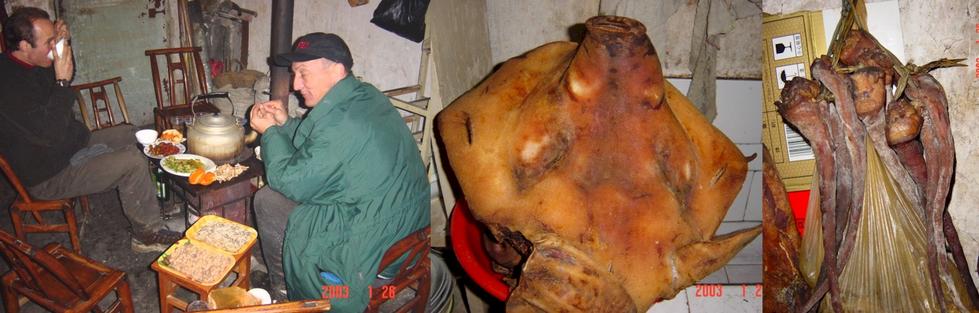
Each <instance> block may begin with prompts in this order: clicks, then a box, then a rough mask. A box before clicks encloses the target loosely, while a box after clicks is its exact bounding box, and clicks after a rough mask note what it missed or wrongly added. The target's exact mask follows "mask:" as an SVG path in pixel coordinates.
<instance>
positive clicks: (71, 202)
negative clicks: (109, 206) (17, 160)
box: [0, 154, 89, 253]
mask: <svg viewBox="0 0 979 313" xmlns="http://www.w3.org/2000/svg"><path fill="white" fill-rule="evenodd" d="M0 170H2V171H3V175H4V176H6V177H7V181H9V182H10V185H11V186H13V187H14V190H16V191H17V199H16V200H14V203H13V204H11V206H10V222H11V224H13V225H14V231H15V232H16V234H17V238H20V239H21V240H26V239H27V233H51V232H64V233H67V234H68V238H69V239H70V240H71V244H72V247H73V248H74V251H75V253H81V251H82V250H81V249H82V246H81V242H80V240H79V238H78V223H77V222H76V219H75V199H60V200H34V199H32V198H31V195H30V194H29V193H27V189H26V188H24V184H22V183H21V182H20V179H19V178H18V177H17V174H16V173H14V169H13V168H11V167H10V163H8V162H7V159H6V158H5V157H4V156H3V155H2V154H0ZM78 201H79V202H80V203H81V205H82V210H83V212H84V213H85V214H86V215H87V214H88V211H89V205H88V198H87V197H85V196H81V197H78ZM44 211H61V212H62V213H63V214H64V216H65V223H64V224H57V223H50V220H48V221H45V219H44V218H43V217H42V216H41V212H44ZM25 212H29V213H30V214H31V216H32V217H33V218H34V223H33V224H28V223H25V222H24V221H23V218H22V216H21V214H22V213H25Z"/></svg>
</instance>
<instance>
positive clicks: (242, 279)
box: [150, 248, 252, 313]
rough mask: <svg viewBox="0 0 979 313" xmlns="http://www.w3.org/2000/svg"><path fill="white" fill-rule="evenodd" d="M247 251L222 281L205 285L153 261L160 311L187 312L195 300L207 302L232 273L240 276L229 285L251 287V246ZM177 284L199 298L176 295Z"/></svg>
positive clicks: (236, 260) (166, 312) (163, 312)
mask: <svg viewBox="0 0 979 313" xmlns="http://www.w3.org/2000/svg"><path fill="white" fill-rule="evenodd" d="M245 251H246V252H245V253H243V254H242V255H241V256H239V257H238V258H237V259H235V265H234V266H232V267H231V271H229V272H228V273H225V274H224V275H223V276H222V278H221V281H220V282H218V283H217V284H214V285H204V284H201V283H198V282H196V281H194V280H191V279H187V278H184V277H181V276H175V275H171V274H170V272H168V271H167V270H164V269H163V268H162V267H161V266H160V264H158V262H156V261H153V264H152V265H150V267H151V268H153V270H154V271H156V277H157V280H158V284H157V288H159V290H160V312H162V313H170V312H173V309H174V308H176V309H179V310H181V311H183V312H186V311H187V305H188V304H189V303H190V302H193V301H194V300H201V301H203V302H207V296H208V294H210V293H211V291H212V290H214V289H217V288H219V287H221V286H220V285H221V282H224V281H225V280H226V279H227V278H228V275H231V273H235V274H236V275H238V277H236V278H235V281H234V282H232V283H231V284H230V285H228V287H230V286H238V287H241V288H242V289H245V290H248V289H250V285H251V284H250V282H249V278H248V277H249V269H250V268H251V260H252V252H251V249H250V248H249V249H247V250H245ZM177 286H180V287H183V288H185V289H187V290H189V291H191V292H193V293H195V294H197V299H192V300H190V301H186V300H184V299H180V298H178V297H177V296H176V291H177Z"/></svg>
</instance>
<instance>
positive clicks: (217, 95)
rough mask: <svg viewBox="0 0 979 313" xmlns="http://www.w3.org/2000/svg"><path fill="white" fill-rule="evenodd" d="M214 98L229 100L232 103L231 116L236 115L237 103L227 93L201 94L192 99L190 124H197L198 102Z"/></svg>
mask: <svg viewBox="0 0 979 313" xmlns="http://www.w3.org/2000/svg"><path fill="white" fill-rule="evenodd" d="M212 98H225V99H228V102H231V116H234V115H235V103H234V101H231V97H230V96H229V93H228V92H227V91H223V92H209V93H205V94H199V95H196V96H194V97H193V98H190V123H191V124H193V123H194V122H195V119H196V118H197V113H194V103H197V100H201V99H212Z"/></svg>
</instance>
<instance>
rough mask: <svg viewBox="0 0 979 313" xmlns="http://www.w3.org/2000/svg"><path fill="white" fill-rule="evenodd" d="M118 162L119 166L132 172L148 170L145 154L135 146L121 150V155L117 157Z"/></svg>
mask: <svg viewBox="0 0 979 313" xmlns="http://www.w3.org/2000/svg"><path fill="white" fill-rule="evenodd" d="M119 162H120V163H122V164H120V166H122V167H125V168H129V169H131V170H132V171H133V172H134V173H135V171H146V172H147V173H148V172H149V164H148V163H147V160H146V156H144V155H143V152H141V151H139V150H137V149H136V148H135V147H126V148H125V149H123V150H122V157H120V158H119Z"/></svg>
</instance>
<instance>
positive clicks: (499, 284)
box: [449, 200, 510, 301]
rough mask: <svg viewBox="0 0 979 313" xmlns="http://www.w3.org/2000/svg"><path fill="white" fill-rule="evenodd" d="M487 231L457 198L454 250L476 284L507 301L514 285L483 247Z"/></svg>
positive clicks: (451, 223) (452, 229)
mask: <svg viewBox="0 0 979 313" xmlns="http://www.w3.org/2000/svg"><path fill="white" fill-rule="evenodd" d="M484 234H485V231H484V230H483V226H482V224H480V223H479V221H476V219H475V218H473V216H472V214H471V213H469V207H467V206H466V204H465V202H464V201H461V200H460V201H457V202H456V205H455V208H454V209H452V218H451V219H450V220H449V235H450V236H452V237H451V238H452V250H455V255H456V258H457V259H459V263H460V264H462V268H463V269H464V270H465V271H466V274H469V277H472V279H473V281H475V282H476V284H478V285H479V286H480V287H482V288H483V289H485V290H486V291H487V292H489V294H490V295H492V296H493V297H495V298H497V299H500V301H506V299H507V297H509V296H510V287H509V286H507V285H506V284H505V283H503V274H499V273H497V272H494V271H493V266H492V263H491V261H490V258H489V256H488V255H486V250H485V249H484V248H483V236H484Z"/></svg>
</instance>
